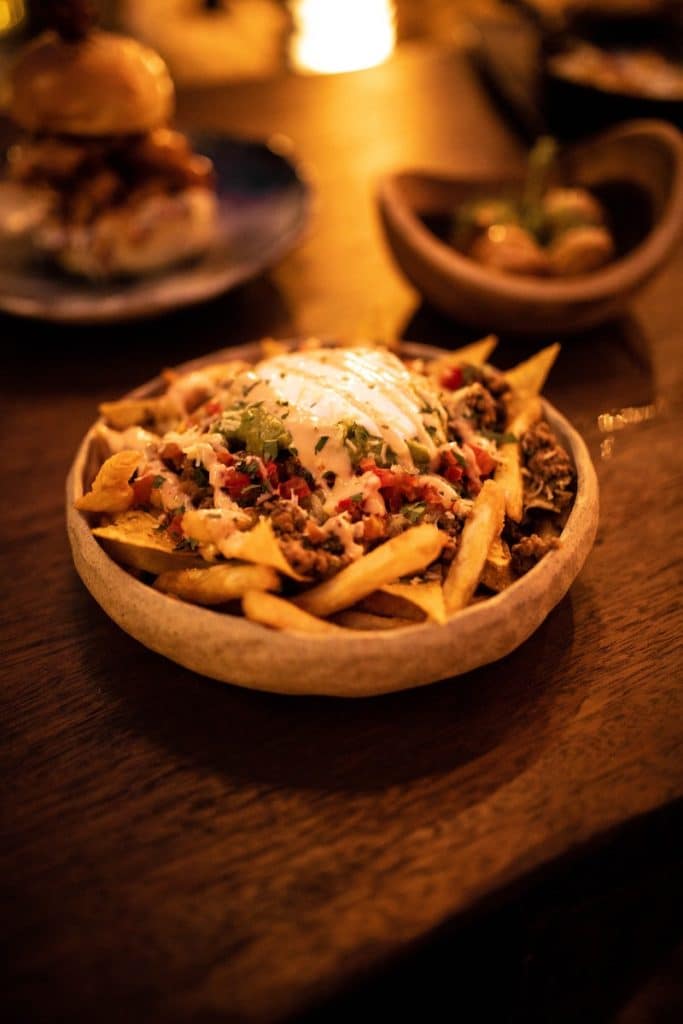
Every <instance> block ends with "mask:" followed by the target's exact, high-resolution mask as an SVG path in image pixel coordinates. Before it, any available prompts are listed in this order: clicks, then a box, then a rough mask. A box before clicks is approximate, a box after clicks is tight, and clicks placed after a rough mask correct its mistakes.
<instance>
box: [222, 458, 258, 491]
mask: <svg viewBox="0 0 683 1024" xmlns="http://www.w3.org/2000/svg"><path fill="white" fill-rule="evenodd" d="M252 482H253V481H252V479H251V477H250V476H249V475H248V474H247V473H240V472H238V470H236V469H233V467H232V466H229V467H228V468H227V469H226V471H225V474H224V476H223V479H222V481H221V487H222V488H224V490H226V491H227V492H228V494H229V495H230V497H231V498H233V499H234V498H239V496H240V494H241V493H242V491H243V490H244V489H245V488H246V487H250V486H251V484H252Z"/></svg>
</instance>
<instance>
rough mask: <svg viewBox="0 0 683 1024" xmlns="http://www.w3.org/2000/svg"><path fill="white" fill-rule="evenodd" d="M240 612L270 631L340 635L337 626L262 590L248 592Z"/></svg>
mask: <svg viewBox="0 0 683 1024" xmlns="http://www.w3.org/2000/svg"><path fill="white" fill-rule="evenodd" d="M242 611H243V612H244V614H245V615H246V617H247V618H248V619H251V621H252V622H260V623H261V625H263V626H270V627H271V628H272V629H284V630H287V631H291V632H292V633H340V632H341V629H340V627H339V626H335V625H334V624H333V623H332V622H326V621H325V620H324V619H319V618H316V616H315V615H310V614H309V613H308V612H306V611H303V610H302V609H301V608H297V606H296V605H295V604H292V602H291V601H285V600H283V598H281V597H275V596H274V595H273V594H267V593H266V592H265V591H263V590H248V591H247V592H246V594H245V595H244V597H243V598H242Z"/></svg>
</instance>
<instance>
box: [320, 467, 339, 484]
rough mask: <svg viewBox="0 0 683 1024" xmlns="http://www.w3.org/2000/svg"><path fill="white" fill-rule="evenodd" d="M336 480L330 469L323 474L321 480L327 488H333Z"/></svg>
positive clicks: (335, 475)
mask: <svg viewBox="0 0 683 1024" xmlns="http://www.w3.org/2000/svg"><path fill="white" fill-rule="evenodd" d="M336 479H337V474H336V473H334V472H333V471H332V470H331V469H328V470H327V471H326V472H325V473H323V480H324V481H325V483H326V484H327V486H328V487H334V485H335V482H336Z"/></svg>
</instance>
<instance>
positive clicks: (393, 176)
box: [377, 119, 683, 306]
mask: <svg viewBox="0 0 683 1024" xmlns="http://www.w3.org/2000/svg"><path fill="white" fill-rule="evenodd" d="M638 138H640V139H643V140H645V139H649V140H655V141H656V142H658V143H659V144H661V145H662V146H663V148H665V149H666V150H667V151H668V152H669V153H670V155H671V157H672V158H673V162H674V172H673V181H672V187H671V191H670V193H669V197H668V199H667V203H666V206H665V209H664V211H663V213H662V215H661V217H660V218H659V220H658V221H657V223H656V224H655V225H654V226H653V227H652V228H651V230H650V231H649V232H648V233H647V235H646V236H645V238H644V239H643V241H642V242H640V243H639V244H638V245H637V246H636V247H635V248H634V249H633V250H632V251H631V252H629V253H628V254H627V255H625V256H623V257H621V258H620V259H617V260H613V261H612V262H610V263H609V264H607V265H606V266H605V267H603V268H601V269H599V270H596V271H594V272H592V273H591V274H582V275H578V276H576V277H573V278H571V279H570V280H559V279H555V278H552V279H540V278H538V277H535V276H533V275H529V274H506V273H504V272H502V271H497V270H491V269H487V268H485V267H482V266H481V265H480V264H478V263H477V262H476V261H475V260H472V259H470V258H469V257H467V256H465V255H463V254H461V253H459V252H458V251H457V250H456V249H454V248H453V247H452V246H449V245H448V244H447V243H445V242H442V241H441V240H440V239H439V238H437V236H436V235H435V234H434V233H433V232H431V231H430V230H429V228H427V227H426V226H425V225H424V224H423V222H422V221H421V220H420V218H419V217H418V216H417V214H416V213H415V211H414V210H413V209H412V208H411V207H410V206H409V204H408V203H406V202H405V201H404V200H403V199H402V198H401V196H400V188H401V186H400V182H401V179H406V178H409V177H412V178H414V179H415V178H421V179H422V180H431V181H441V182H442V183H447V182H452V183H456V182H462V183H478V182H481V183H483V184H486V183H487V182H490V183H491V184H494V183H496V182H497V183H498V184H504V183H505V182H510V183H512V182H514V181H515V180H519V176H518V175H517V176H515V175H514V173H510V174H509V175H506V176H504V175H503V174H500V173H496V172H490V171H489V172H487V171H483V172H481V173H477V174H465V173H459V174H449V173H448V172H445V171H443V170H435V171H430V170H428V169H420V168H405V169H402V170H400V171H393V172H389V173H388V174H385V175H383V176H382V177H381V178H380V180H379V182H378V185H377V200H378V203H379V206H380V209H381V210H382V212H383V213H384V215H385V217H387V218H389V219H391V220H392V221H393V222H394V225H395V226H397V227H398V228H399V229H400V230H401V232H402V234H403V237H404V239H406V238H410V240H411V244H412V247H413V250H414V252H415V253H416V254H417V255H419V256H420V257H421V259H422V261H423V262H424V263H429V264H431V265H432V266H434V268H435V269H436V270H438V271H439V273H440V274H442V275H443V276H445V277H448V278H451V279H458V280H460V281H461V282H462V283H463V284H467V285H468V286H469V287H471V288H473V289H476V290H477V291H479V292H480V293H481V294H495V295H497V296H500V297H501V298H504V299H506V300H521V301H523V302H524V304H525V306H527V305H530V304H533V303H534V302H538V303H543V304H545V305H548V304H550V305H555V304H557V305H558V306H561V305H566V304H567V303H582V302H585V303H588V302H596V301H600V300H601V299H606V298H610V297H613V296H614V295H615V294H616V293H618V292H624V293H625V294H626V293H628V292H630V291H632V290H633V289H634V288H635V287H636V286H637V285H638V284H639V283H640V282H641V281H642V280H643V279H644V278H645V277H647V276H648V275H649V274H650V273H652V272H654V271H655V270H656V268H657V267H658V266H659V265H660V264H661V263H662V262H663V260H664V259H665V258H666V256H667V254H668V252H669V250H670V248H671V246H672V245H673V244H674V243H675V241H676V239H677V237H678V236H679V235H680V234H683V135H682V134H681V133H680V132H679V131H678V129H677V128H675V127H674V126H673V125H671V124H668V123H667V122H665V121H658V120H656V119H640V120H636V121H629V122H625V123H624V124H622V125H618V126H617V127H615V128H612V129H610V130H609V131H607V132H602V133H600V134H599V135H596V136H594V137H593V138H592V139H587V140H585V141H582V142H580V143H578V144H576V145H575V146H572V147H571V149H572V150H580V149H583V148H587V147H589V146H590V147H595V146H597V145H600V144H601V143H607V144H609V143H611V142H613V141H615V140H617V139H633V140H637V139H638Z"/></svg>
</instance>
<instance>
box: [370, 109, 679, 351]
mask: <svg viewBox="0 0 683 1024" xmlns="http://www.w3.org/2000/svg"><path fill="white" fill-rule="evenodd" d="M562 178H563V181H565V182H567V183H571V184H572V185H576V186H583V187H585V188H588V189H591V190H592V191H593V192H595V193H596V195H597V196H598V197H599V198H600V200H601V201H602V203H603V205H604V206H605V208H606V210H607V215H608V218H609V221H610V226H611V228H612V231H613V235H614V238H615V243H616V250H617V254H616V257H615V259H613V260H612V261H611V262H610V263H609V264H607V265H606V266H604V267H603V268H601V269H599V270H597V271H593V272H592V273H591V274H582V275H578V276H576V277H571V278H564V279H558V278H553V279H550V278H539V277H532V276H528V275H522V274H508V273H504V272H501V271H498V270H491V269H490V268H487V267H485V266H482V265H481V264H479V263H477V262H475V261H474V260H472V259H470V258H469V257H467V256H465V255H463V254H462V253H459V252H457V251H456V250H455V249H454V248H453V246H451V245H450V244H449V243H448V242H447V241H446V237H447V233H448V229H449V227H450V223H451V218H452V213H453V211H454V210H456V209H457V208H458V206H460V205H461V204H462V203H463V202H465V201H467V200H469V199H472V198H475V197H478V196H484V195H495V194H496V193H497V192H501V191H502V192H505V191H508V192H509V190H510V189H511V188H514V187H515V185H519V183H520V181H521V178H520V177H519V176H518V177H515V176H514V175H502V174H500V173H491V174H489V175H487V176H484V175H479V176H477V177H476V178H467V177H463V176H457V175H451V176H448V175H444V174H434V173H429V172H421V171H403V172H399V173H394V174H389V175H387V176H386V177H385V178H384V179H383V180H382V181H381V182H380V185H379V190H378V202H379V210H380V214H381V218H382V223H383V226H384V230H385V233H386V238H387V241H388V243H389V245H390V247H391V250H392V252H393V255H394V257H395V259H396V262H397V263H398V265H399V267H400V268H401V270H402V271H403V273H404V274H405V275H406V277H407V278H408V279H409V280H410V281H411V282H412V284H413V285H414V286H415V287H416V288H417V290H418V291H419V292H420V293H421V294H422V295H423V296H424V298H425V299H426V300H427V301H428V302H430V303H431V304H432V305H434V306H435V307H436V308H437V309H440V310H441V311H442V312H444V313H446V314H448V315H449V316H452V317H454V318H456V319H458V320H460V321H462V322H464V323H467V324H471V325H473V326H476V327H485V328H486V329H487V330H495V331H508V332H524V333H534V334H540V333H542V334H545V335H549V334H551V335H552V334H561V333H568V332H571V331H575V330H578V329H581V328H584V327H589V326H592V325H593V324H596V323H599V322H600V321H602V320H606V319H607V318H608V317H611V316H613V315H614V314H616V313H618V312H619V311H620V310H621V309H622V307H623V306H624V304H625V302H626V301H627V300H628V299H629V298H630V297H631V296H632V295H633V294H634V293H635V292H636V291H637V290H638V289H639V288H641V287H642V286H643V285H644V284H645V283H646V282H647V281H648V280H649V279H650V278H651V277H652V276H653V275H654V274H655V273H656V272H657V270H659V268H660V267H661V266H662V264H663V263H664V262H665V261H666V259H667V257H668V256H669V254H670V253H671V251H672V249H673V248H674V246H675V244H676V242H677V240H678V238H679V237H680V234H681V231H682V230H683V136H681V134H680V132H679V131H678V130H677V129H676V128H674V127H673V126H672V125H670V124H667V123H665V122H660V121H633V122H630V123H628V124H624V125H621V126H619V127H618V128H614V129H612V130H611V131H609V132H606V133H605V134H603V135H600V136H598V137H596V138H595V139H592V140H589V141H587V142H584V143H581V144H579V145H577V146H574V147H572V148H571V149H569V150H567V151H566V153H565V154H564V155H563V159H562Z"/></svg>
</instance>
